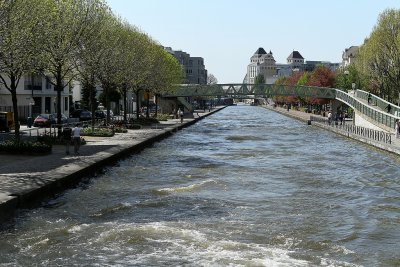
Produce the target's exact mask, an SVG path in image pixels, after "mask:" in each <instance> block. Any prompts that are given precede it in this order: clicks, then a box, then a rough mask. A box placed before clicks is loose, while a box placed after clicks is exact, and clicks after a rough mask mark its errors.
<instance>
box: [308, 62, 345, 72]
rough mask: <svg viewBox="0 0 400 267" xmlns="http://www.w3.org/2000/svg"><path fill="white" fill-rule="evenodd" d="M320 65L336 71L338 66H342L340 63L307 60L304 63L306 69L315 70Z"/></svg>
mask: <svg viewBox="0 0 400 267" xmlns="http://www.w3.org/2000/svg"><path fill="white" fill-rule="evenodd" d="M318 66H324V67H326V68H328V69H330V70H332V71H336V70H337V69H338V68H340V63H331V62H329V61H315V60H314V61H312V60H307V61H306V63H304V71H313V70H314V69H315V68H316V67H318Z"/></svg>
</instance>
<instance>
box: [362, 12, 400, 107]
mask: <svg viewBox="0 0 400 267" xmlns="http://www.w3.org/2000/svg"><path fill="white" fill-rule="evenodd" d="M357 67H358V68H359V70H360V71H361V72H362V73H363V75H365V76H366V77H369V78H370V80H371V83H369V86H370V88H369V89H370V90H372V89H375V90H377V91H379V95H380V96H381V97H385V96H387V97H388V98H389V100H392V99H396V98H398V96H399V94H400V10H398V9H387V10H385V11H384V12H383V13H381V14H380V16H379V18H378V23H377V25H375V27H374V29H373V31H372V33H371V34H370V36H369V37H368V38H367V39H366V40H365V41H364V44H363V45H362V46H361V47H360V51H359V56H358V60H357Z"/></svg>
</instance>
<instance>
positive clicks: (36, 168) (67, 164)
mask: <svg viewBox="0 0 400 267" xmlns="http://www.w3.org/2000/svg"><path fill="white" fill-rule="evenodd" d="M223 108H225V107H218V108H215V109H213V110H211V111H210V112H204V113H198V114H197V113H195V117H194V118H187V119H184V122H183V123H180V120H178V119H173V120H168V121H167V122H162V123H161V124H159V125H156V126H153V127H148V128H144V129H140V130H128V133H119V134H115V136H113V137H107V138H106V137H84V138H85V140H86V141H87V144H86V145H84V146H82V147H81V149H80V155H79V156H75V155H66V153H65V147H64V146H61V145H56V146H53V152H52V153H51V154H49V155H44V156H28V155H5V154H0V222H4V221H6V220H9V219H10V218H12V217H13V216H14V215H15V212H16V211H17V210H18V209H21V208H30V207H35V206H37V205H38V204H39V203H40V201H43V200H45V199H48V198H50V197H53V196H55V195H56V194H57V193H60V192H62V191H64V190H66V189H68V188H71V187H73V186H75V185H77V184H79V183H80V182H82V181H83V180H85V179H87V178H88V177H91V176H93V175H94V174H96V173H98V172H101V170H103V169H104V168H105V167H107V166H112V164H115V163H116V162H117V161H118V160H120V159H122V158H124V157H127V156H129V155H132V154H134V153H138V152H140V151H141V150H143V149H144V148H146V147H148V146H151V145H152V144H154V143H155V142H158V141H160V140H162V139H164V138H166V137H168V136H171V135H172V134H174V133H176V132H177V131H179V130H181V129H183V128H185V127H188V126H190V125H193V124H194V123H196V122H197V121H199V120H201V119H204V118H206V117H207V116H209V115H211V114H213V113H215V112H218V111H219V110H221V109H223Z"/></svg>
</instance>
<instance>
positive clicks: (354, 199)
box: [0, 106, 400, 266]
mask: <svg viewBox="0 0 400 267" xmlns="http://www.w3.org/2000/svg"><path fill="white" fill-rule="evenodd" d="M399 166H400V161H399V158H398V157H397V156H394V155H391V154H388V153H385V152H382V151H378V150H375V149H373V148H371V147H368V146H364V145H363V144H361V143H358V142H354V141H351V140H349V139H345V138H342V137H339V136H337V135H335V134H333V133H331V132H328V131H325V130H322V129H319V128H317V127H314V126H307V125H306V123H303V122H299V121H296V120H293V119H291V118H287V117H284V116H282V115H280V114H276V113H274V112H272V111H269V110H265V109H263V108H260V107H250V106H236V107H228V108H226V109H224V110H222V111H220V112H218V113H216V114H214V115H212V116H210V117H208V118H206V119H204V120H202V121H200V122H198V123H197V124H195V125H193V126H191V127H189V128H186V129H184V130H183V131H180V132H178V133H176V134H174V135H173V136H172V137H171V138H168V139H166V140H164V141H162V142H160V143H157V144H155V145H154V146H153V147H151V148H148V149H146V150H144V151H143V152H141V153H140V154H138V155H133V156H132V157H130V158H128V159H126V160H123V161H121V162H120V163H119V164H118V165H117V166H114V167H112V168H109V169H107V170H106V171H105V172H104V173H103V174H101V175H99V176H97V177H96V178H94V179H91V180H90V182H89V183H88V184H85V185H82V186H80V187H78V188H76V189H73V190H69V191H67V192H66V193H65V194H63V195H62V196H60V197H59V198H57V199H54V200H52V201H50V202H49V203H47V204H46V205H44V206H43V207H40V208H37V209H34V210H29V211H25V212H22V213H21V214H20V215H19V216H18V218H17V219H16V223H15V224H14V225H12V226H9V227H8V228H7V229H3V230H2V231H1V232H0V265H1V266H34V265H37V266H61V265H62V266H228V265H230V266H398V265H399V264H400V250H399V244H400V231H399V229H400V192H399V191H400V186H399V183H400V182H399V176H400V167H399Z"/></svg>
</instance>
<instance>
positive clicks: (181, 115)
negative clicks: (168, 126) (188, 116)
mask: <svg viewBox="0 0 400 267" xmlns="http://www.w3.org/2000/svg"><path fill="white" fill-rule="evenodd" d="M178 112H179V117H180V118H181V123H183V110H181V109H179V110H178Z"/></svg>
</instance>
